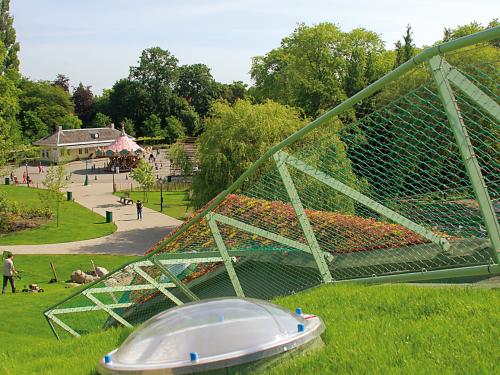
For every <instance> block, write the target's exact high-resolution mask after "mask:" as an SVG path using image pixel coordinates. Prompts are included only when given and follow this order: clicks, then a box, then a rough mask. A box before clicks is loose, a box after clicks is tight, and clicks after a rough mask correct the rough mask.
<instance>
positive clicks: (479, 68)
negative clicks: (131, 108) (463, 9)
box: [45, 27, 500, 337]
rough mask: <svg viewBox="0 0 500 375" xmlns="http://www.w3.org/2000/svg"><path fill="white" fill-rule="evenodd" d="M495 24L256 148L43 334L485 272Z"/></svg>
mask: <svg viewBox="0 0 500 375" xmlns="http://www.w3.org/2000/svg"><path fill="white" fill-rule="evenodd" d="M499 38H500V28H499V27H496V28H492V29H488V30H486V31H483V32H480V33H477V34H474V35H470V36H467V37H464V38H461V39H457V40H453V41H450V42H447V43H444V44H441V45H438V46H434V47H431V48H429V49H426V50H424V51H423V52H421V53H420V54H418V55H417V56H415V57H414V58H413V59H411V60H410V61H408V62H406V63H404V64H403V65H401V66H399V67H398V68H397V69H395V70H393V71H392V72H391V73H389V74H387V75H386V76H384V77H383V78H381V79H379V80H378V81H376V82H374V83H373V84H371V85H369V86H368V87H366V88H365V89H363V90H362V91H360V92H358V93H357V94H355V95H354V96H352V97H351V98H349V99H348V100H346V101H344V102H342V103H341V104H339V105H338V106H337V107H335V108H333V109H332V110H330V111H329V112H326V113H325V114H324V115H322V116H321V117H319V118H317V119H316V120H314V121H313V122H311V123H310V124H309V125H307V126H306V127H304V128H303V129H301V130H299V131H298V132H296V133H295V134H293V135H292V136H290V137H289V138H288V139H286V140H285V141H283V142H282V143H280V144H278V145H276V146H274V147H272V148H271V149H269V150H268V151H267V152H266V153H265V154H264V155H263V156H262V157H261V158H260V159H259V160H258V161H257V162H256V163H255V164H254V165H253V166H252V167H251V168H249V169H248V170H247V171H246V172H245V173H243V175H241V176H240V177H239V178H238V180H237V181H236V182H235V183H234V184H233V185H232V186H230V187H229V188H228V189H227V190H225V191H224V192H222V193H221V194H219V195H218V196H217V197H216V198H215V199H213V200H212V201H211V202H210V203H209V204H208V205H207V206H206V207H205V208H204V209H202V210H201V211H199V212H198V213H197V214H196V215H195V216H194V217H193V218H192V219H191V220H190V221H189V222H187V223H186V224H184V225H183V226H181V227H180V228H178V229H177V230H176V231H174V232H173V233H172V234H170V235H169V236H167V237H166V238H165V239H164V240H163V241H162V242H161V243H159V244H158V245H157V246H156V247H155V248H154V249H153V250H152V251H151V252H150V253H149V254H147V255H146V256H145V257H144V258H143V259H142V260H139V261H135V262H132V263H129V264H127V265H125V266H123V267H122V268H121V269H119V270H117V271H115V272H113V273H111V274H109V275H108V276H107V277H105V278H104V279H102V280H100V281H98V282H96V283H94V284H91V285H89V286H88V287H87V288H85V289H84V290H83V291H81V292H78V293H77V294H75V295H74V296H72V297H70V298H68V299H66V300H64V301H62V302H60V303H59V304H57V305H56V306H53V307H52V308H50V309H48V310H47V311H46V312H45V315H46V317H47V320H48V322H49V323H50V325H51V327H52V328H53V330H54V333H55V334H56V336H58V337H60V336H62V335H67V334H69V335H73V336H79V335H81V334H83V333H87V332H90V331H95V330H99V329H103V328H106V327H111V326H115V325H123V326H127V327H129V326H132V325H134V324H137V323H140V322H143V321H145V320H146V319H148V318H149V317H151V316H153V315H154V314H156V313H158V312H159V311H162V310H165V309H167V308H169V307H172V306H175V305H180V304H183V303H186V302H188V301H195V300H198V299H204V298H210V297H220V296H234V295H236V296H247V297H255V298H264V299H269V298H273V297H275V296H278V295H285V294H290V293H295V292H298V291H300V290H303V289H306V288H310V287H313V286H316V285H319V284H323V283H340V282H386V281H387V282H388V281H391V282H399V281H417V280H434V279H442V278H456V277H466V276H485V275H492V274H499V273H500V264H499V257H498V254H499V251H500V237H499V225H498V207H499V199H500V190H499V182H500V152H499V145H500V142H499V141H500V139H499V138H500V137H499V132H500V129H499V119H500V106H499V105H498V98H499V96H498V95H499V82H498V73H499V69H498V67H499V66H498V65H499V61H500V49H499V45H498V40H499ZM495 207H496V209H497V211H495Z"/></svg>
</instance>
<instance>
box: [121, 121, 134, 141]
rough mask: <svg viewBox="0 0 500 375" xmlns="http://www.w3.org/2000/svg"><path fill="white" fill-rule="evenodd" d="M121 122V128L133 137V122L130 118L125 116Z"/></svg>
mask: <svg viewBox="0 0 500 375" xmlns="http://www.w3.org/2000/svg"><path fill="white" fill-rule="evenodd" d="M122 124H123V128H124V129H125V133H127V134H128V135H131V136H132V137H135V129H134V122H133V121H132V120H131V119H129V118H127V117H125V118H124V119H123V121H122Z"/></svg>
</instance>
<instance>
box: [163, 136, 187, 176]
mask: <svg viewBox="0 0 500 375" xmlns="http://www.w3.org/2000/svg"><path fill="white" fill-rule="evenodd" d="M168 154H169V156H170V159H171V160H172V164H173V165H174V167H175V168H179V169H180V170H181V171H182V175H183V176H184V179H186V177H187V176H189V175H190V174H191V173H192V171H193V162H192V161H191V160H190V159H189V155H188V154H187V152H186V150H184V146H183V145H182V143H179V142H176V143H175V144H173V145H172V147H170V150H169V151H168Z"/></svg>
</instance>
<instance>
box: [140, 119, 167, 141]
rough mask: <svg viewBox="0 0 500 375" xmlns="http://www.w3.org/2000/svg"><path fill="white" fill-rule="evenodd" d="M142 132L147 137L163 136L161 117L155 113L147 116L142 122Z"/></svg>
mask: <svg viewBox="0 0 500 375" xmlns="http://www.w3.org/2000/svg"><path fill="white" fill-rule="evenodd" d="M142 134H143V135H145V136H147V137H164V136H165V132H164V131H163V129H162V128H161V119H160V118H159V117H158V116H157V115H155V114H152V115H151V116H149V118H148V119H147V120H146V121H144V123H143V127H142Z"/></svg>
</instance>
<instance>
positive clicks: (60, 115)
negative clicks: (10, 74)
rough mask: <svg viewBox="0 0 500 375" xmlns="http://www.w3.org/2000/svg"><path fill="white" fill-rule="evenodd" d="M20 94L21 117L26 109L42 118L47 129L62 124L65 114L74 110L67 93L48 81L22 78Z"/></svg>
mask: <svg viewBox="0 0 500 375" xmlns="http://www.w3.org/2000/svg"><path fill="white" fill-rule="evenodd" d="M19 86H20V88H21V95H20V98H19V102H20V105H21V117H23V113H25V112H27V111H32V112H34V113H35V114H36V115H37V117H38V118H39V119H40V120H42V121H43V122H44V123H45V124H46V125H47V128H48V130H49V133H50V132H51V131H54V129H56V127H57V126H59V125H64V122H65V121H66V122H67V120H68V118H67V116H68V115H70V114H72V113H73V111H74V106H73V102H72V101H71V97H70V96H69V93H68V92H66V91H64V89H62V88H61V87H60V86H54V85H52V84H51V83H49V82H44V81H39V82H33V81H30V80H28V79H22V80H21V82H20V85H19Z"/></svg>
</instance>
